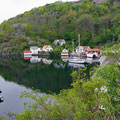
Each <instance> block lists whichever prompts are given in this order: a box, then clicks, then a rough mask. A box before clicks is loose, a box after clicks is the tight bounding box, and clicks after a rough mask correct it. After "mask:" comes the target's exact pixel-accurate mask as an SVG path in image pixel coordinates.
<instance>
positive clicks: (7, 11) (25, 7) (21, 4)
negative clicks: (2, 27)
mask: <svg viewBox="0 0 120 120" xmlns="http://www.w3.org/2000/svg"><path fill="white" fill-rule="evenodd" d="M55 1H58V0H0V23H2V22H3V21H4V20H8V19H9V18H12V17H15V16H16V15H19V14H22V13H24V12H25V11H29V10H31V9H32V8H35V7H39V6H43V5H46V4H48V3H54V2H55ZM62 1H63V2H65V1H76V0H62Z"/></svg>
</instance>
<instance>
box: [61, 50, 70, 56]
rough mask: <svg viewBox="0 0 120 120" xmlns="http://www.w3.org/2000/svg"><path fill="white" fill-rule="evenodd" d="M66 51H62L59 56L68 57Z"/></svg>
mask: <svg viewBox="0 0 120 120" xmlns="http://www.w3.org/2000/svg"><path fill="white" fill-rule="evenodd" d="M68 55H69V54H68V50H67V49H63V51H62V52H61V56H68Z"/></svg>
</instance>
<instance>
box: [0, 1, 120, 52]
mask: <svg viewBox="0 0 120 120" xmlns="http://www.w3.org/2000/svg"><path fill="white" fill-rule="evenodd" d="M116 2H117V1H116ZM113 3H114V2H113V1H104V2H103V3H101V4H100V5H96V4H93V1H92V0H83V1H82V2H81V3H77V4H74V3H72V2H66V3H63V2H61V1H58V2H55V3H53V4H48V5H46V6H42V7H38V8H34V9H32V10H30V11H28V12H25V13H24V14H21V15H18V16H17V17H15V18H12V19H9V20H8V21H5V22H3V23H2V24H1V25H0V42H1V43H2V44H4V42H9V44H11V43H10V41H11V39H16V36H17V37H21V36H24V37H29V38H30V39H32V40H34V41H35V42H38V39H39V44H41V45H42V44H43V41H42V40H43V39H44V40H45V43H50V44H51V43H53V41H54V40H55V39H61V38H62V39H65V40H66V41H67V44H69V46H70V44H71V41H72V40H74V42H75V45H78V40H77V39H78V38H77V35H78V33H80V34H81V45H89V46H91V47H95V46H96V45H97V46H99V45H101V44H102V45H103V44H106V43H109V42H113V41H114V42H116V41H118V40H119V34H120V27H119V25H120V10H119V8H120V7H119V5H117V4H113ZM21 42H26V41H21ZM69 49H71V48H69ZM21 50H22V49H21Z"/></svg>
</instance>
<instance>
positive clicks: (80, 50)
mask: <svg viewBox="0 0 120 120" xmlns="http://www.w3.org/2000/svg"><path fill="white" fill-rule="evenodd" d="M87 49H90V47H89V46H78V47H77V48H76V53H77V54H81V53H85V52H86V51H87Z"/></svg>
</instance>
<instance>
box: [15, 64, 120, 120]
mask: <svg viewBox="0 0 120 120" xmlns="http://www.w3.org/2000/svg"><path fill="white" fill-rule="evenodd" d="M118 68H119V67H118V66H116V65H109V66H105V67H104V68H103V67H98V68H96V69H95V71H96V73H95V75H94V77H92V78H91V79H80V76H79V74H78V73H77V72H76V71H75V72H73V73H72V76H73V78H74V82H73V83H72V86H73V88H72V89H68V90H62V91H61V93H60V94H58V95H55V94H53V95H42V96H41V95H40V94H39V91H33V92H32V93H28V92H26V91H25V92H24V93H23V94H22V97H30V98H31V99H33V101H34V102H33V103H32V104H28V105H27V104H26V109H25V111H24V113H22V114H15V116H16V118H17V119H18V120H20V119H23V120H29V119H30V120H34V119H49V120H56V119H73V120H74V119H75V120H80V119H87V120H88V119H97V120H101V119H116V120H117V119H119V114H118V113H119V110H120V103H119V95H120V94H119V93H120V86H119V84H118V85H117V83H116V80H119V82H120V69H118ZM116 70H117V71H116ZM116 85H117V86H116ZM102 87H106V88H107V92H105V89H103V90H102ZM101 106H104V107H105V110H102V109H101Z"/></svg>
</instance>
